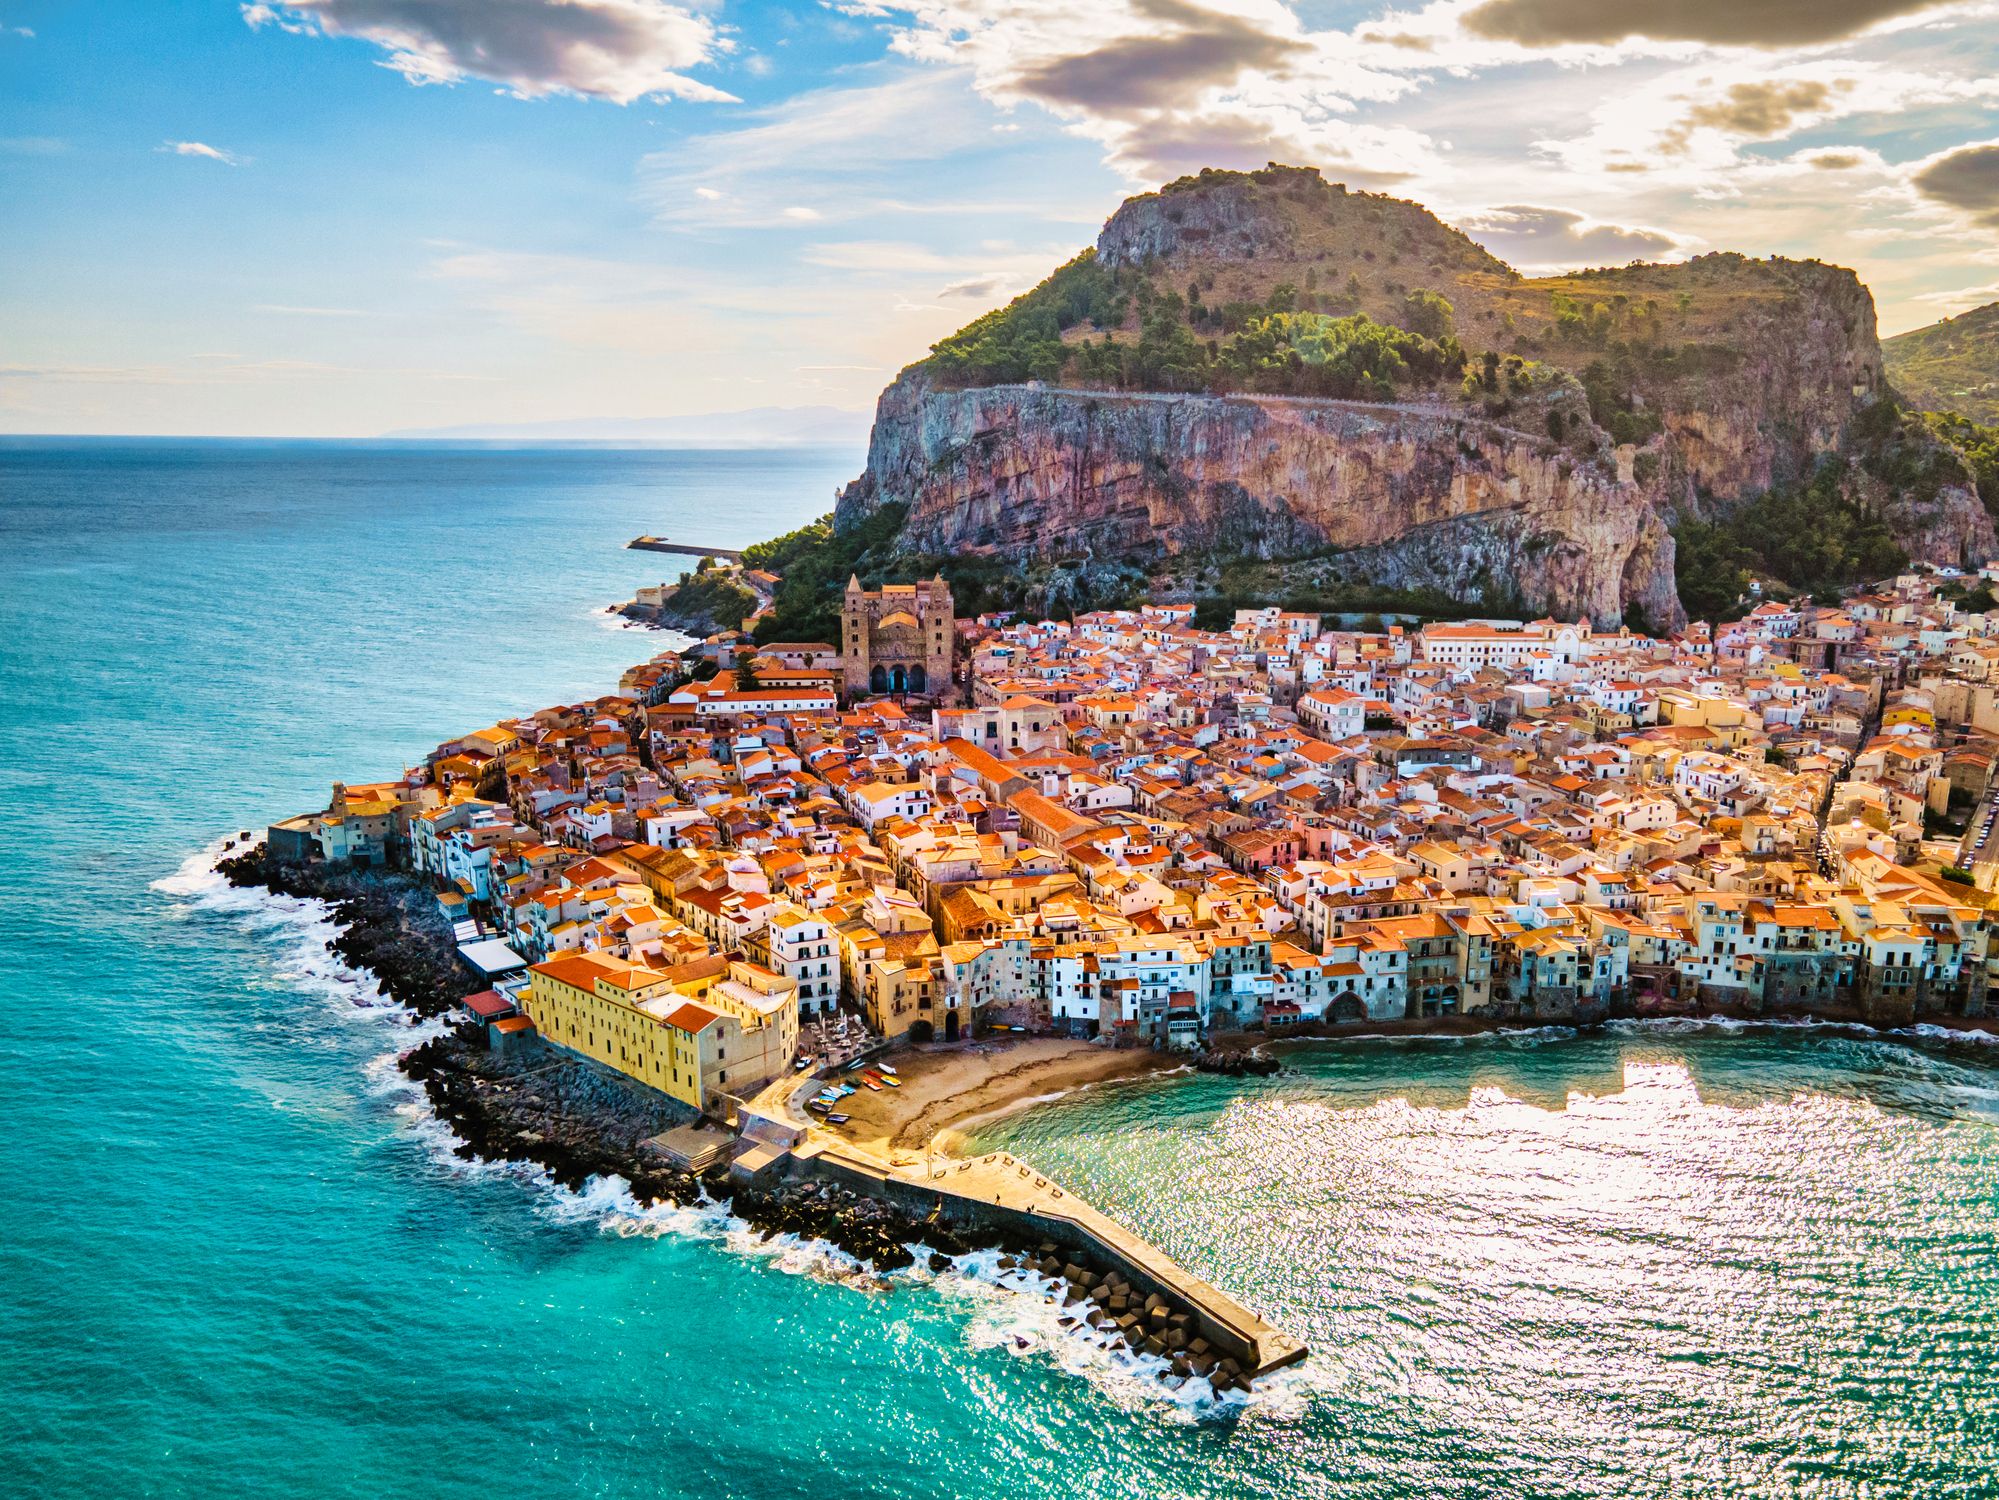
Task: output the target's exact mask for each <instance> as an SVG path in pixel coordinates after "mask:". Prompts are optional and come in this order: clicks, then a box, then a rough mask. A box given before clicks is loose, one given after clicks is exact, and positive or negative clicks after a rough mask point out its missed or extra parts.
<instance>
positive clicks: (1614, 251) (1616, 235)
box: [1457, 204, 1683, 272]
mask: <svg viewBox="0 0 1999 1500" xmlns="http://www.w3.org/2000/svg"><path fill="white" fill-rule="evenodd" d="M1457 226H1458V228H1460V229H1462V230H1463V231H1464V232H1465V233H1466V234H1468V235H1470V236H1471V237H1472V238H1473V239H1474V240H1477V241H1478V242H1479V243H1480V244H1481V245H1483V246H1485V248H1486V249H1488V250H1490V251H1491V252H1492V253H1493V254H1494V255H1496V256H1498V257H1499V258H1500V259H1501V260H1503V261H1506V262H1508V263H1509V264H1510V265H1512V266H1514V267H1515V268H1516V269H1518V270H1522V271H1529V272H1543V271H1561V270H1571V269H1574V268H1576V267H1580V266H1604V265H1621V264H1623V263H1625V262H1627V261H1633V260H1661V259H1667V258H1671V257H1673V256H1676V255H1677V254H1679V253H1680V251H1681V250H1682V248H1683V247H1682V245H1681V242H1680V240H1679V238H1678V237H1677V236H1676V235H1673V234H1670V233H1668V232H1667V231H1665V230H1663V229H1644V228H1627V227H1626V226H1624V225H1621V224H1605V223H1600V222H1598V221H1596V220H1593V219H1589V218H1586V217H1585V216H1584V215H1582V214H1579V213H1576V212H1575V211H1573V210H1571V209H1564V208H1541V207H1536V206H1533V205H1529V204H1508V205H1506V206H1504V207H1501V208H1489V209H1486V210H1485V211H1484V212H1483V213H1476V214H1467V215H1464V216H1462V217H1460V218H1459V219H1458V221H1457Z"/></svg>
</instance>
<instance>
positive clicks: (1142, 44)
mask: <svg viewBox="0 0 1999 1500" xmlns="http://www.w3.org/2000/svg"><path fill="white" fill-rule="evenodd" d="M885 8H886V9H888V10H890V11H892V12H894V13H895V15H896V17H897V20H896V21H895V22H893V23H892V24H891V32H892V45H893V46H894V47H895V48H896V49H897V50H898V51H901V52H902V53H904V54H905V55H907V56H909V57H912V58H916V59H918V60H921V61H926V62H937V63H947V64H952V65H956V66H961V67H965V68H967V69H969V70H970V72H971V76H972V80H973V85H974V87H976V88H977V89H978V90H979V92H980V93H981V94H983V95H985V96H986V97H987V98H989V99H991V100H993V101H994V102H995V103H997V104H999V105H1001V106H1002V107H1006V108H1012V107H1015V106H1018V105H1020V104H1033V105H1036V106H1038V107H1039V108H1042V109H1045V110H1047V111H1048V112H1050V113H1051V114H1053V115H1054V116H1055V117H1056V118H1057V119H1059V120H1061V121H1062V122H1063V123H1064V124H1065V125H1066V126H1067V127H1068V128H1069V129H1070V130H1072V131H1074V132H1075V133H1076V134H1078V135H1081V136H1084V137H1086V138H1088V139H1090V140H1093V141H1095V142H1097V143H1098V144H1100V145H1101V146H1102V147H1103V150H1104V154H1105V159H1106V160H1107V161H1108V162H1109V164H1110V165H1111V166H1112V167H1114V168H1115V169H1116V170H1117V171H1119V172H1120V173H1122V174H1123V175H1124V176H1125V177H1127V178H1129V179H1131V180H1133V181H1147V182H1149V181H1157V180H1159V179H1161V178H1164V177H1169V176H1174V175H1178V174H1179V173H1181V172H1185V171H1190V170H1194V169H1197V168H1199V167H1203V166H1260V165H1261V164H1262V163H1263V162H1264V161H1266V160H1269V159H1271V158H1273V157H1274V158H1279V159H1283V160H1296V161H1310V162H1314V163H1317V164H1319V165H1322V166H1325V167H1327V168H1328V169H1330V170H1331V171H1332V173H1333V174H1334V175H1336V176H1342V177H1345V178H1347V179H1348V180H1351V181H1355V182H1361V183H1367V182H1391V181H1398V180H1402V179H1405V178H1408V177H1410V176H1412V175H1414V174H1416V173H1417V172H1419V171H1420V170H1422V168H1423V167H1424V166H1426V165H1427V164H1429V163H1430V162H1431V160H1432V159H1433V157H1434V154H1435V148H1434V145H1433V143H1432V142H1431V141H1430V140H1429V139H1428V138H1426V137H1425V136H1423V135H1422V134H1421V133H1419V132H1417V131H1414V130H1410V129H1407V128H1402V127H1396V126H1387V125H1369V124H1356V123H1354V122H1353V120H1352V118H1351V116H1352V115H1353V113H1354V111H1355V109H1356V108H1357V106H1358V105H1360V104H1361V103H1382V102H1386V101H1390V100H1394V99H1397V98H1400V97H1402V96H1404V95H1405V94H1408V93H1410V92H1411V91H1412V90H1413V89H1414V88H1415V86H1416V85H1415V84H1414V83H1412V81H1411V80H1410V79H1409V78H1407V77H1406V76H1404V75H1403V74H1401V73H1398V72H1395V71H1392V70H1389V69H1384V68H1382V67H1378V66H1374V65H1373V64H1372V63H1371V62H1370V61H1364V60H1363V58H1362V53H1363V51H1364V50H1365V49H1362V48H1359V47H1356V46H1355V45H1354V44H1353V43H1352V41H1351V39H1350V38H1348V37H1346V36H1345V35H1343V34H1342V33H1339V32H1334V31H1313V30H1310V29H1309V28H1308V27H1306V26H1305V25H1304V24H1303V23H1302V22H1301V21H1300V20H1299V18H1298V16H1297V14H1296V13H1295V12H1294V11H1293V10H1292V9H1291V8H1290V7H1289V6H1287V5H1285V4H1282V3H1280V0H1098V3H1095V4H1092V5H1089V6H1077V5H1075V4H1073V3H1070V0H893V3H890V4H888V5H886V7H885Z"/></svg>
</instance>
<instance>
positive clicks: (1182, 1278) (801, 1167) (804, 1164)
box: [782, 1134, 1308, 1377]
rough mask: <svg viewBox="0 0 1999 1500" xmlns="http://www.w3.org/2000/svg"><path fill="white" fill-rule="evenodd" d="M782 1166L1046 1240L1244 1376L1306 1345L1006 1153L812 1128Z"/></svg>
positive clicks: (1002, 1233) (1291, 1358)
mask: <svg viewBox="0 0 1999 1500" xmlns="http://www.w3.org/2000/svg"><path fill="white" fill-rule="evenodd" d="M782 1170H784V1171H785V1172H786V1173H787V1174H788V1175H789V1176H791V1177H793V1178H811V1179H817V1180H820V1181H825V1182H832V1183H835V1184H837V1185H839V1186H841V1187H845V1188H849V1189H851V1190H853V1191H856V1192H859V1193H863V1194H866V1195H868V1196H870V1197H874V1198H878V1199H881V1200H884V1201H886V1202H888V1203H891V1204H893V1205H894V1206H895V1207H897V1208H899V1209H901V1210H902V1211H903V1212H904V1213H906V1214H908V1215H910V1216H912V1217H915V1218H920V1219H923V1220H925V1221H927V1222H932V1223H943V1224H945V1225H948V1226H949V1227H950V1228H951V1229H953V1230H955V1231H958V1232H959V1233H962V1234H966V1235H969V1236H972V1237H974V1238H991V1239H997V1240H1000V1241H1002V1242H1020V1241H1023V1240H1026V1241H1033V1242H1043V1243H1049V1244H1054V1245H1057V1246H1059V1247H1061V1248H1062V1249H1064V1250H1067V1251H1070V1252H1072V1253H1073V1254H1075V1255H1076V1256H1078V1257H1080V1258H1081V1260H1082V1261H1084V1262H1085V1263H1087V1264H1090V1265H1093V1266H1099V1267H1106V1268H1109V1269H1112V1270H1115V1271H1116V1272H1118V1273H1119V1274H1120V1275H1122V1276H1123V1277H1124V1278H1125V1279H1126V1280H1128V1281H1129V1282H1130V1283H1131V1285H1132V1286H1133V1287H1135V1288H1136V1289H1138V1290H1139V1291H1140V1292H1143V1293H1145V1294H1147V1295H1149V1296H1157V1297H1159V1298H1161V1299H1163V1300H1164V1301H1165V1302H1166V1303H1167V1304H1168V1305H1169V1306H1170V1307H1171V1308H1173V1309H1177V1310H1181V1311H1184V1312H1185V1313H1186V1314H1187V1315H1188V1317H1189V1319H1190V1322H1191V1327H1192V1329H1193V1330H1194V1331H1195V1332H1196V1333H1197V1334H1198V1336H1199V1337H1200V1338H1203V1339H1205V1340H1206V1341H1207V1342H1208V1344H1209V1345H1210V1346H1211V1347H1212V1348H1213V1349H1215V1350H1216V1351H1218V1352H1219V1353H1220V1354H1222V1355H1223V1356H1225V1357H1226V1358H1228V1359H1231V1360H1233V1361H1235V1362H1236V1363H1237V1364H1238V1365H1239V1366H1240V1367H1241V1370H1242V1373H1243V1375H1245V1376H1249V1377H1254V1376H1258V1375H1265V1374H1268V1373H1270V1372H1271V1371H1273V1370H1279V1369H1282V1368H1284V1367H1285V1366H1286V1365H1292V1364H1296V1363H1297V1362H1298V1361H1300V1360H1302V1359H1303V1358H1304V1357H1305V1355H1306V1353H1307V1352H1308V1351H1307V1349H1306V1346H1305V1345H1304V1344H1303V1343H1301V1342H1300V1341H1299V1340H1297V1339H1295V1338H1293V1337H1292V1336H1291V1335H1290V1334H1287V1333H1285V1332H1283V1331H1282V1330H1280V1329H1278V1328H1275V1327H1273V1326H1271V1325H1270V1324H1269V1323H1267V1322H1265V1321H1264V1320H1263V1319H1262V1318H1260V1317H1258V1316H1257V1315H1256V1314H1255V1313H1253V1312H1251V1311H1250V1310H1249V1309H1248V1308H1246V1307H1244V1306H1242V1305H1241V1304H1240V1303H1238V1302H1236V1301H1235V1300H1234V1299H1232V1298H1230V1297H1228V1296H1227V1295H1226V1294H1224V1293H1223V1292H1222V1291H1221V1290H1220V1289H1218V1288H1217V1287H1214V1286H1212V1285H1210V1284H1209V1283H1208V1282H1206V1281H1204V1280H1202V1279H1201V1278H1200V1277H1198V1276H1196V1275H1195V1274H1194V1273H1193V1272H1191V1271H1189V1270H1187V1269H1186V1268H1185V1267H1183V1266H1181V1265H1179V1264H1178V1263H1177V1262H1175V1261H1174V1260H1172V1259H1171V1258H1170V1257H1168V1256H1167V1255H1166V1254H1165V1253H1164V1252H1162V1251H1160V1250H1159V1249H1158V1248H1157V1247H1156V1246H1153V1245H1151V1244H1149V1243H1147V1242H1146V1241H1145V1240H1143V1239H1141V1238H1140V1237H1139V1236H1137V1235H1135V1234H1133V1233H1132V1232H1131V1231H1130V1230H1128V1229H1126V1228H1125V1227H1124V1226H1123V1225H1121V1224H1119V1223H1117V1222H1116V1221H1115V1220H1113V1219H1111V1218H1110V1217H1109V1216H1108V1215H1106V1214H1104V1213H1102V1212H1100V1211H1099V1210H1098V1209H1096V1208H1095V1207H1093V1206H1092V1205H1091V1204H1090V1203H1088V1202H1087V1201H1085V1200H1084V1199H1082V1198H1079V1197H1077V1196H1076V1194H1074V1193H1073V1192H1071V1191H1069V1190H1068V1189H1066V1188H1064V1187H1062V1186H1061V1185H1060V1184H1058V1183H1056V1182H1054V1181H1052V1180H1051V1179H1050V1178H1049V1177H1048V1176H1047V1175H1046V1174H1045V1173H1042V1172H1039V1171H1037V1170H1035V1168H1033V1167H1032V1166H1030V1165H1028V1164H1027V1163H1026V1162H1023V1161H1021V1160H1019V1159H1018V1158H1016V1157H1014V1156H1011V1155H1009V1154H1007V1153H1006V1152H994V1153H991V1154H989V1155H986V1156H981V1157H975V1158H973V1159H971V1160H969V1161H966V1160H958V1159H955V1158H952V1159H942V1158H939V1159H935V1160H932V1161H930V1162H928V1163H927V1164H926V1165H924V1166H923V1167H920V1168H904V1167H894V1166H890V1165H889V1164H888V1163H886V1162H883V1161H880V1160H878V1159H877V1158H875V1157H872V1156H869V1155H867V1154H866V1153H863V1152H860V1151H855V1150H853V1149H851V1148H849V1147H846V1146H844V1145H840V1144H837V1143H834V1142H831V1141H829V1140H827V1139H825V1138H824V1137H822V1136H818V1135H816V1134H815V1135H813V1136H809V1137H808V1138H807V1139H806V1140H805V1141H803V1142H801V1143H800V1144H799V1145H798V1146H796V1147H794V1148H793V1149H792V1151H791V1152H790V1153H789V1155H788V1156H787V1157H786V1158H785V1159H784V1161H783V1164H782Z"/></svg>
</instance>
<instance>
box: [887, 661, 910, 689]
mask: <svg viewBox="0 0 1999 1500" xmlns="http://www.w3.org/2000/svg"><path fill="white" fill-rule="evenodd" d="M888 680H889V691H891V692H896V693H906V692H908V691H909V683H908V681H907V680H906V679H905V678H904V677H903V675H902V668H901V667H897V668H896V669H895V670H894V671H893V672H890V673H889V674H888Z"/></svg>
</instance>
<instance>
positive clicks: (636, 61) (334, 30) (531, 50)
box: [242, 0, 733, 104]
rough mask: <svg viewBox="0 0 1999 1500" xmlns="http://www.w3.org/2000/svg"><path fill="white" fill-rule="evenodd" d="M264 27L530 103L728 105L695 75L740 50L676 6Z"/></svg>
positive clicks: (399, 7) (339, 17)
mask: <svg viewBox="0 0 1999 1500" xmlns="http://www.w3.org/2000/svg"><path fill="white" fill-rule="evenodd" d="M242 11H243V19H244V20H245V21H247V22H248V23H249V24H250V25H251V26H252V27H258V28H261V27H265V26H278V27H281V28H283V29H285V30H288V31H294V32H303V33H313V32H317V33H319V34H322V35H325V36H332V37H356V38H359V39H360V40H362V41H366V42H372V43H373V44H374V45H376V46H377V47H380V48H382V49H383V50H384V51H386V52H387V53H388V56H387V57H386V58H385V59H383V66H385V67H388V68H392V69H394V70H395V71H396V72H398V73H400V74H402V75H403V77H405V78H407V79H408V80H409V81H410V82H411V83H456V82H458V81H460V80H461V79H465V78H484V79H488V80H490V81H491V82H494V83H498V84H502V85H504V86H505V87H507V88H509V89H511V90H512V91H513V92H515V93H517V94H520V95H522V96H524V97H527V98H535V97H539V96H541V95H544V94H553V93H565V94H577V95H583V96H586V97H591V98H599V99H609V100H611V101H613V102H615V103H618V104H630V103H632V102H633V101H635V100H638V99H644V98H655V99H695V100H708V101H726V100H729V99H731V98H732V97H733V96H731V95H729V94H726V93H724V92H723V91H722V90H720V89H717V88H714V87H712V86H711V85H709V84H706V83H701V82H698V81H697V80H695V79H692V78H689V77H687V76H686V75H685V73H684V71H683V70H685V69H688V68H694V67H699V66H701V65H702V64H704V63H709V62H712V61H714V60H715V59H716V57H717V56H718V55H720V54H721V53H723V52H726V51H727V50H729V48H730V46H731V43H730V41H729V40H728V38H726V37H724V36H723V35H722V34H721V33H720V32H719V31H718V30H717V28H716V26H715V23H714V22H713V21H712V20H710V19H709V18H708V17H707V16H705V15H702V14H699V13H697V12H695V11H693V10H689V9H686V8H684V7H682V6H678V5H672V4H668V3H666V0H273V3H269V4H264V3H254V4H247V5H244V6H243V7H242Z"/></svg>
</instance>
